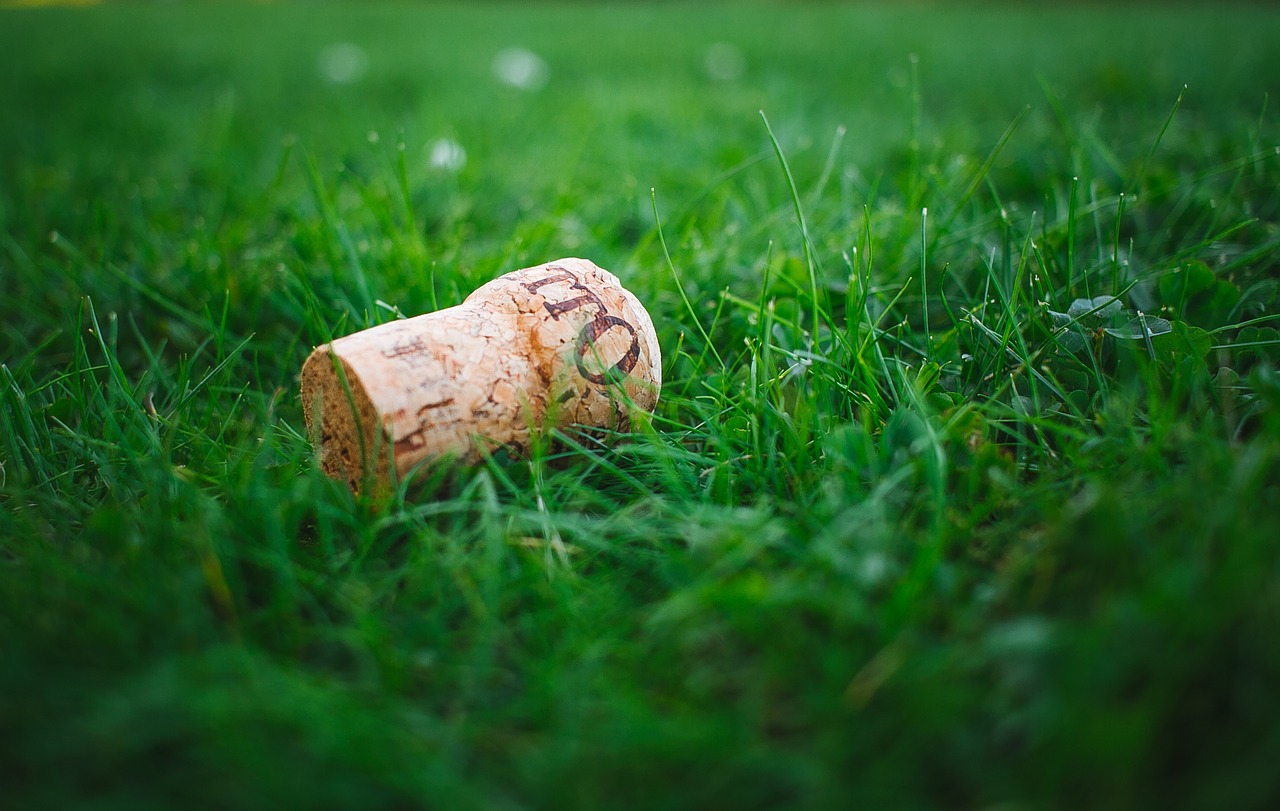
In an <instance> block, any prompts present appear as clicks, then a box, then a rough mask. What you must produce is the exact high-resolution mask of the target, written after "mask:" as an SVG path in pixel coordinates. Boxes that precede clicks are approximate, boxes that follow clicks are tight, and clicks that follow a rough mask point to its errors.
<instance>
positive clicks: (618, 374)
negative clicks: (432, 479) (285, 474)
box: [302, 259, 662, 490]
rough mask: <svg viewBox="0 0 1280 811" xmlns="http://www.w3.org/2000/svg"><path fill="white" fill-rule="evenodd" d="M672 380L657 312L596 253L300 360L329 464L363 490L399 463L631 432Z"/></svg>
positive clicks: (504, 281) (517, 274) (399, 468)
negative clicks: (665, 372) (542, 438)
mask: <svg viewBox="0 0 1280 811" xmlns="http://www.w3.org/2000/svg"><path fill="white" fill-rule="evenodd" d="M335 361H337V362H335ZM661 387H662V356H661V351H660V349H659V347H658V342H657V337H656V335H655V334H654V329H653V322H652V321H651V320H650V318H649V314H648V313H647V312H646V311H645V309H644V307H643V306H642V305H641V304H640V302H639V301H638V300H637V299H636V297H635V296H633V295H632V294H631V293H630V292H628V291H627V290H626V289H624V288H623V287H622V285H621V284H620V283H619V281H618V279H617V277H615V276H614V275H613V274H612V273H609V272H608V271H606V270H602V269H601V268H599V267H597V266H596V265H595V264H593V263H591V262H589V261H587V260H585V259H561V260H558V261H555V262H548V263H546V264H543V265H538V266H536V267H531V268H525V269H523V270H517V271H514V272H511V273H508V274H506V275H504V276H500V277H498V278H497V279H494V280H493V281H491V282H489V283H488V284H486V285H484V286H483V287H480V288H479V289H477V290H476V291H475V292H473V293H472V294H471V295H470V296H468V297H467V298H466V300H465V301H463V302H462V304H459V305H458V306H456V307H450V308H448V309H445V310H440V311H438V312H434V313H428V314H426V315H420V316H417V317H416V318H409V319H404V320H400V321H393V322H390V323H387V324H382V325H380V326H377V327H373V328H371V329H367V330H364V331H363V332H358V333H356V334H354V335H349V336H347V337H345V338H339V339H337V340H335V341H333V342H332V343H330V344H326V345H324V346H321V347H319V348H317V349H316V350H315V351H314V352H312V353H311V356H310V357H308V358H307V361H306V363H305V364H303V367H302V405H303V413H304V417H305V419H306V422H307V431H308V434H309V435H310V437H311V441H312V444H313V445H314V446H315V447H316V449H317V453H318V455H319V458H320V466H321V468H322V469H323V470H324V471H325V472H326V473H327V474H329V475H330V476H333V477H335V478H339V479H342V480H344V481H346V482H347V484H348V485H350V486H351V487H352V489H355V490H359V489H361V483H362V482H364V481H366V480H367V479H372V480H375V481H379V482H385V481H386V480H387V479H388V478H389V474H390V470H391V467H392V465H394V468H395V471H396V473H397V474H398V475H401V476H403V475H404V474H406V473H408V471H409V470H411V469H412V468H413V467H414V466H415V465H417V464H418V463H420V462H422V461H423V460H425V459H428V458H434V457H440V456H456V457H459V458H461V459H463V460H465V461H478V460H479V459H480V458H481V456H482V452H481V449H482V448H488V449H493V448H496V447H498V446H504V445H505V446H508V447H511V448H513V449H515V450H518V451H524V450H526V449H527V448H528V446H529V439H530V432H531V431H532V430H537V429H539V428H545V427H550V426H556V427H567V426H571V425H576V426H582V427H587V428H612V429H619V430H625V429H626V428H627V427H629V424H630V409H631V408H641V409H644V410H645V411H652V410H653V408H654V407H655V406H656V405H657V401H658V394H659V392H660V390H661Z"/></svg>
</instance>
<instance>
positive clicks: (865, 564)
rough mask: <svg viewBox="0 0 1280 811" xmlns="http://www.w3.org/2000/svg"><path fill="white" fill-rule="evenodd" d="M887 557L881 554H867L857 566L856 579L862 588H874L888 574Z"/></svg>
mask: <svg viewBox="0 0 1280 811" xmlns="http://www.w3.org/2000/svg"><path fill="white" fill-rule="evenodd" d="M890 568H891V567H890V565H889V556H888V555H886V554H884V553H883V552H868V553H867V554H865V555H863V556H862V560H861V561H859V565H858V579H859V580H861V581H862V584H863V585H864V586H875V585H877V584H879V583H880V582H882V581H883V580H884V579H885V577H886V576H888V574H889V569H890Z"/></svg>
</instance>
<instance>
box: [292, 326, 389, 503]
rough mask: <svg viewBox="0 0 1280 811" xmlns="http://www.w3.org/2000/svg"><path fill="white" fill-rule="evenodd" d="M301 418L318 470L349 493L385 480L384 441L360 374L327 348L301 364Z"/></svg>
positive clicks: (378, 419) (312, 354)
mask: <svg viewBox="0 0 1280 811" xmlns="http://www.w3.org/2000/svg"><path fill="white" fill-rule="evenodd" d="M302 414H303V418H304V420H305V421H306V424H307V436H308V437H309V438H310V440H311V445H312V447H313V448H315V449H316V455H317V456H318V461H319V463H320V469H321V470H323V471H324V472H325V473H326V474H328V475H329V476H331V477H333V478H335V479H339V480H341V481H344V482H346V483H347V486H349V487H350V488H351V490H352V491H353V492H357V493H358V492H360V491H361V490H362V489H363V488H364V487H365V486H367V485H371V484H372V485H377V486H382V485H385V484H386V483H388V482H389V479H390V476H389V467H390V466H389V465H388V463H387V459H386V456H387V454H388V450H387V447H388V442H387V437H386V435H385V432H384V430H383V427H382V421H381V419H380V418H379V416H378V412H377V409H376V408H375V407H374V405H373V403H372V401H371V400H370V398H369V394H368V392H367V391H366V390H365V387H364V384H363V383H362V382H361V381H360V378H359V376H358V375H357V374H356V373H355V371H354V370H353V369H352V368H351V367H350V366H349V365H348V364H347V362H346V361H345V360H343V359H341V358H339V357H338V356H336V355H334V354H333V353H332V352H331V351H330V348H329V346H328V345H325V346H321V347H319V348H318V349H316V350H315V351H314V352H312V353H311V355H310V356H309V357H308V358H307V360H306V362H305V363H304V364H303V366H302Z"/></svg>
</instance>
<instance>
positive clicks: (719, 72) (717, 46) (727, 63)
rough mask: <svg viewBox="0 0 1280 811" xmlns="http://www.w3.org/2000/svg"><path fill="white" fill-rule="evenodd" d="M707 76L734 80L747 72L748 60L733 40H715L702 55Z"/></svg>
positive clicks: (716, 79)
mask: <svg viewBox="0 0 1280 811" xmlns="http://www.w3.org/2000/svg"><path fill="white" fill-rule="evenodd" d="M702 66H703V68H704V69H705V70H706V71H707V76H709V77H711V78H712V79H714V80H715V81H717V82H734V81H737V80H738V79H741V78H742V77H743V75H744V74H745V73H746V72H747V60H746V59H745V58H744V57H743V56H742V51H740V50H739V49H738V46H736V45H734V44H733V43H731V42H713V43H712V44H710V45H708V46H707V50H706V53H704V54H703V56H702Z"/></svg>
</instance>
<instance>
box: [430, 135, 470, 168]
mask: <svg viewBox="0 0 1280 811" xmlns="http://www.w3.org/2000/svg"><path fill="white" fill-rule="evenodd" d="M427 156H428V157H427V161H428V162H429V163H430V164H431V168H432V169H438V170H440V171H442V172H454V173H456V172H461V171H462V167H464V166H466V165H467V152H466V150H464V149H463V148H462V144H459V143H458V142H457V141H454V140H453V139H451V138H437V139H435V140H434V141H432V142H431V143H429V144H427Z"/></svg>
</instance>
